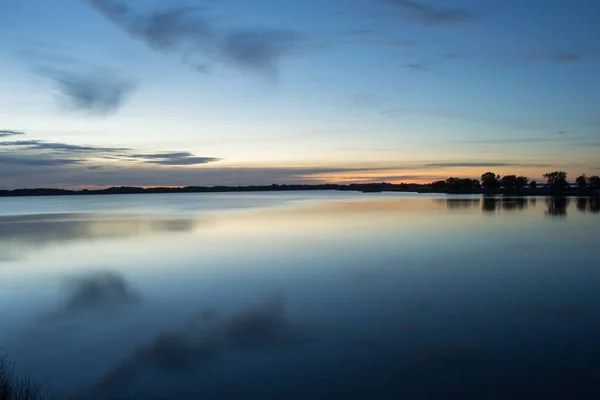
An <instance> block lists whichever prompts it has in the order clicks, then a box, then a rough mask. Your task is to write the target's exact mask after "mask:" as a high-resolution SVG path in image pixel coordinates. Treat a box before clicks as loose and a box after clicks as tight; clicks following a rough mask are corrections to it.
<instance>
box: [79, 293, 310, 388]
mask: <svg viewBox="0 0 600 400" xmlns="http://www.w3.org/2000/svg"><path fill="white" fill-rule="evenodd" d="M309 339H310V337H309V336H307V335H306V332H305V331H304V330H303V328H302V327H300V326H298V325H296V324H295V323H292V322H291V321H290V320H289V318H288V316H287V315H286V312H285V304H284V300H283V297H282V296H280V295H274V296H271V297H269V298H267V299H266V300H265V301H263V302H262V303H260V304H258V305H256V306H254V307H250V308H248V309H245V310H242V311H240V312H237V313H234V314H232V315H230V316H226V317H221V316H219V314H218V313H216V312H215V311H213V310H205V311H203V312H199V313H197V314H196V315H195V316H194V318H192V319H191V320H188V321H187V322H186V323H185V324H184V325H183V327H182V328H181V329H178V330H177V329H175V330H170V331H164V332H159V333H158V334H157V335H155V337H154V339H152V340H151V341H150V342H149V343H146V344H143V345H140V346H139V347H138V348H136V349H135V350H133V352H132V353H131V354H129V355H127V356H125V358H124V359H123V360H122V361H121V362H120V363H118V364H117V365H115V366H114V367H113V368H111V369H110V370H109V371H108V372H107V373H106V374H105V375H104V376H103V377H101V378H100V379H99V380H98V381H97V382H95V383H93V384H92V385H90V386H89V387H88V388H86V389H85V390H83V391H82V392H81V393H79V394H78V395H76V396H75V397H74V398H82V399H83V398H85V399H95V398H100V399H104V398H107V396H108V398H110V396H111V395H123V393H126V392H127V391H128V388H133V389H135V388H136V387H137V388H138V389H140V388H141V387H144V385H143V384H142V385H140V380H143V379H144V377H146V378H147V376H148V374H150V375H152V373H153V372H159V373H160V374H161V375H162V374H169V376H170V379H173V375H180V376H182V377H184V378H187V379H190V378H193V377H194V375H193V373H194V372H196V373H197V372H198V368H202V367H206V366H207V365H208V364H209V363H213V362H217V361H218V360H219V359H220V358H222V357H224V356H225V354H226V353H227V352H259V353H261V354H264V353H265V352H269V351H273V350H284V349H286V348H289V347H290V346H298V345H301V344H304V343H306V342H307V340H309ZM190 374H192V375H190ZM146 389H147V390H148V391H149V392H150V391H152V389H151V388H149V387H147V388H146ZM196 389H197V390H198V391H200V392H201V391H202V384H201V382H200V381H196ZM171 393H177V389H175V388H173V389H172V391H171ZM154 394H155V393H154Z"/></svg>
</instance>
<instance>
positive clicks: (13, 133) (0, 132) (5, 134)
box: [0, 129, 25, 137]
mask: <svg viewBox="0 0 600 400" xmlns="http://www.w3.org/2000/svg"><path fill="white" fill-rule="evenodd" d="M24 134H25V132H21V131H11V130H8V129H2V130H0V137H8V136H17V135H24Z"/></svg>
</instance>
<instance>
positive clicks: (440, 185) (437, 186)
mask: <svg viewBox="0 0 600 400" xmlns="http://www.w3.org/2000/svg"><path fill="white" fill-rule="evenodd" d="M431 187H432V188H433V189H435V190H444V189H446V181H435V182H432V183H431Z"/></svg>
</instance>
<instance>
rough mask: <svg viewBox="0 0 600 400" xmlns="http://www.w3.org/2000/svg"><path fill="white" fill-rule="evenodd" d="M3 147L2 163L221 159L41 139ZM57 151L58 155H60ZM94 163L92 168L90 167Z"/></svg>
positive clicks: (188, 162)
mask: <svg viewBox="0 0 600 400" xmlns="http://www.w3.org/2000/svg"><path fill="white" fill-rule="evenodd" d="M0 147H4V148H6V149H7V151H4V152H3V153H0V164H2V163H3V164H11V165H23V166H26V165H32V166H33V165H46V166H60V165H68V164H79V163H82V162H85V161H89V160H86V159H82V157H85V156H88V157H93V158H95V159H97V158H102V159H106V160H115V161H120V162H121V163H131V162H135V161H137V162H141V163H146V164H155V165H164V166H176V165H199V164H206V163H210V162H216V161H221V159H220V158H216V157H198V156H196V155H194V154H192V153H190V152H164V153H150V154H130V153H131V150H132V149H130V148H126V147H99V146H87V145H76V144H68V143H59V142H45V141H42V140H14V141H0ZM57 155H58V156H59V157H57ZM90 167H91V168H90ZM98 168H99V166H93V165H91V166H89V167H88V170H93V169H98Z"/></svg>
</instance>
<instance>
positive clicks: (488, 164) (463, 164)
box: [425, 162, 522, 168]
mask: <svg viewBox="0 0 600 400" xmlns="http://www.w3.org/2000/svg"><path fill="white" fill-rule="evenodd" d="M521 165H522V164H516V163H502V162H497V163H496V162H449V163H431V164H425V167H441V168H445V167H514V166H521Z"/></svg>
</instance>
